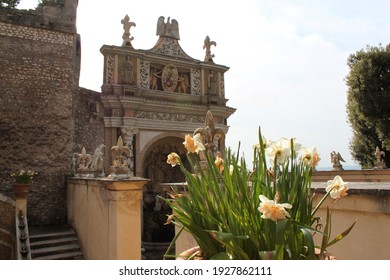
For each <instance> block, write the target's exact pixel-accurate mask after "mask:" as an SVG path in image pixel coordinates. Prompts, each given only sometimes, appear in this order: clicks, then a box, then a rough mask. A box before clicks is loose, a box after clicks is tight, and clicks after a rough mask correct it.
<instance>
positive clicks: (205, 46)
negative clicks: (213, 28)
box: [203, 35, 217, 62]
mask: <svg viewBox="0 0 390 280" xmlns="http://www.w3.org/2000/svg"><path fill="white" fill-rule="evenodd" d="M211 46H217V43H216V42H215V41H210V37H209V36H208V35H207V36H206V38H205V39H204V44H203V49H206V55H205V57H204V61H205V62H213V58H214V56H215V55H214V54H211V51H210V48H211Z"/></svg>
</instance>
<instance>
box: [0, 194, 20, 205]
mask: <svg viewBox="0 0 390 280" xmlns="http://www.w3.org/2000/svg"><path fill="white" fill-rule="evenodd" d="M0 201H1V202H4V203H7V204H9V205H11V206H12V207H15V206H16V202H15V200H13V199H11V198H9V197H8V196H5V195H3V194H1V193H0Z"/></svg>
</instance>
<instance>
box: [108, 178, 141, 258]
mask: <svg viewBox="0 0 390 280" xmlns="http://www.w3.org/2000/svg"><path fill="white" fill-rule="evenodd" d="M145 183H146V181H134V182H132V184H127V185H124V184H121V183H120V182H113V183H112V184H109V185H108V186H107V189H108V190H109V200H110V202H109V209H108V212H109V218H108V223H109V224H108V228H109V229H110V230H109V240H108V242H109V244H108V259H110V260H140V259H141V242H142V241H141V219H142V218H141V201H142V193H143V191H142V187H143V186H144V184H145Z"/></svg>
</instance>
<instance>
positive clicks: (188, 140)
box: [183, 133, 206, 153]
mask: <svg viewBox="0 0 390 280" xmlns="http://www.w3.org/2000/svg"><path fill="white" fill-rule="evenodd" d="M200 138H201V135H200V134H199V133H197V134H196V135H195V136H194V137H193V138H192V137H191V136H190V135H189V134H187V135H186V136H185V139H184V142H183V144H184V147H185V148H186V149H187V152H188V153H199V151H204V150H206V148H205V147H204V145H203V144H202V141H201V139H200Z"/></svg>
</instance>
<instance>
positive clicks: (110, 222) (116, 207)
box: [67, 178, 147, 260]
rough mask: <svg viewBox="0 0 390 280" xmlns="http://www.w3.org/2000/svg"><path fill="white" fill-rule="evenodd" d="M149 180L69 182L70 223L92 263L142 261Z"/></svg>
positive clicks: (70, 180) (88, 179)
mask: <svg viewBox="0 0 390 280" xmlns="http://www.w3.org/2000/svg"><path fill="white" fill-rule="evenodd" d="M146 182H147V179H143V178H131V179H126V180H113V179H112V180H111V179H92V178H91V179H90V178H85V179H79V178H69V179H68V182H67V186H68V190H67V192H68V222H69V224H70V225H72V226H73V227H74V228H75V230H76V232H77V234H78V237H79V240H80V244H81V247H82V250H83V254H84V257H85V258H86V259H89V260H141V201H142V192H143V191H142V189H143V187H144V185H145V184H146Z"/></svg>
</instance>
